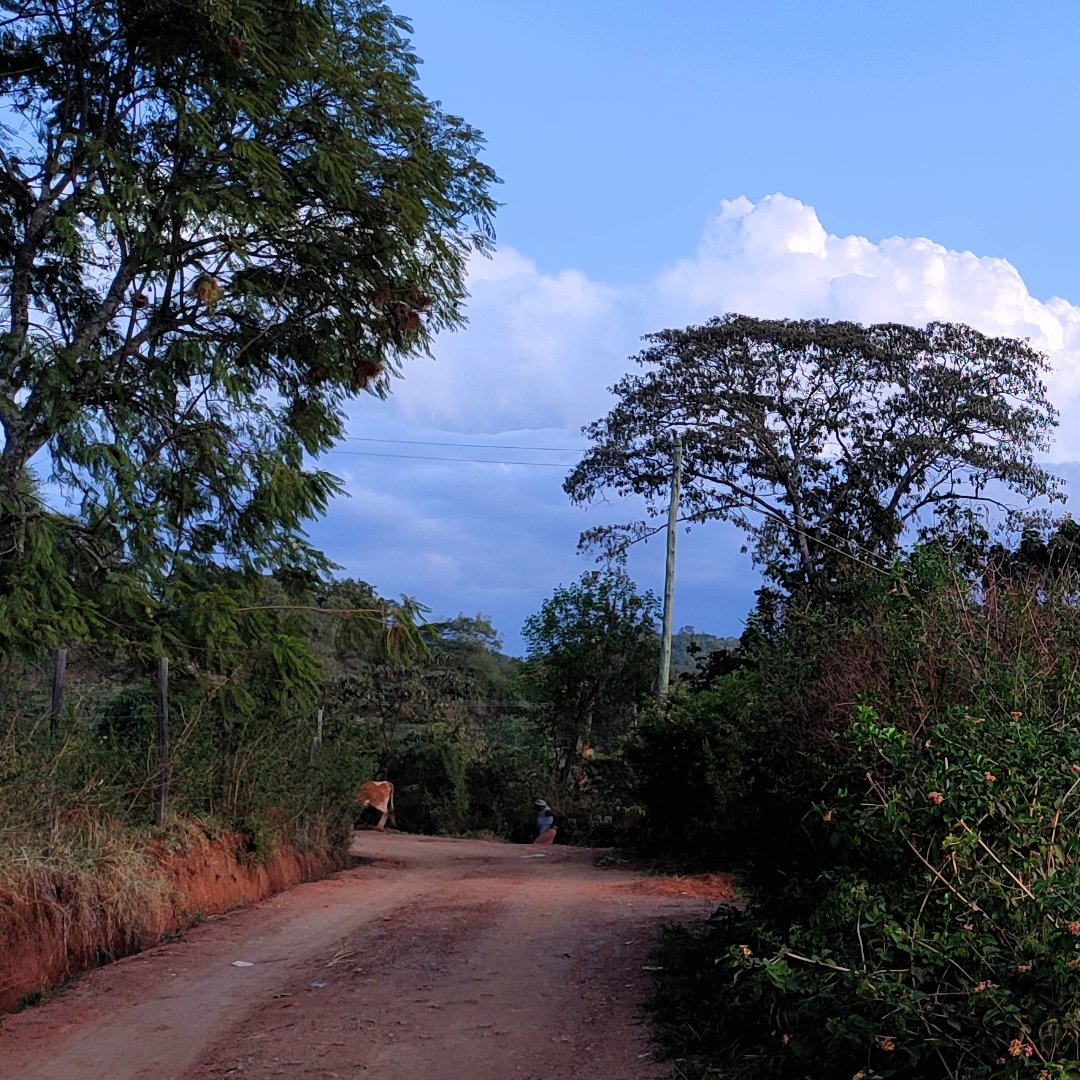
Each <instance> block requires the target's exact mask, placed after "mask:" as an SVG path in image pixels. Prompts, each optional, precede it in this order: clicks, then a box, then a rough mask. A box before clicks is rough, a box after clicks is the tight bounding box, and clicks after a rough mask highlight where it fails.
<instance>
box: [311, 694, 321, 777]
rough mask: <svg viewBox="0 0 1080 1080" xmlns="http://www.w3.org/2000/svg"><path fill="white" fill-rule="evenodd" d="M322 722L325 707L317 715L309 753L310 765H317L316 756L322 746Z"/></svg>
mask: <svg viewBox="0 0 1080 1080" xmlns="http://www.w3.org/2000/svg"><path fill="white" fill-rule="evenodd" d="M322 722H323V706H322V705H320V706H319V711H318V713H317V719H316V721H315V736H314V738H313V739H312V740H311V749H310V750H309V751H308V764H309V765H314V764H315V755H316V753H318V750H319V747H320V746H322Z"/></svg>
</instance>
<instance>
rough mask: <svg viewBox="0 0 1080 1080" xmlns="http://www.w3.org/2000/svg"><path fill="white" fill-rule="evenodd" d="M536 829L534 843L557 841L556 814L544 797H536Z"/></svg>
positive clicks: (552, 842)
mask: <svg viewBox="0 0 1080 1080" xmlns="http://www.w3.org/2000/svg"><path fill="white" fill-rule="evenodd" d="M535 805H536V830H537V836H536V839H535V840H534V841H533V843H534V844H554V843H555V831H556V830H555V814H554V813H553V812H552V810H551V807H550V806H548V804H547V803H546V802H544V800H543V799H536V800H535Z"/></svg>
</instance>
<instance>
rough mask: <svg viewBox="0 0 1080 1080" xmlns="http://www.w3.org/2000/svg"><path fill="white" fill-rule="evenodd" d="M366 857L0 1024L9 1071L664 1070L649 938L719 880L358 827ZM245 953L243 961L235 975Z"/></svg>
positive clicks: (707, 906) (634, 1078) (385, 1076)
mask: <svg viewBox="0 0 1080 1080" xmlns="http://www.w3.org/2000/svg"><path fill="white" fill-rule="evenodd" d="M352 851H353V854H354V855H356V856H358V857H359V858H360V859H362V860H370V861H367V862H364V863H362V864H361V865H359V866H357V867H355V868H354V869H352V870H348V871H345V872H343V873H341V874H338V875H336V876H335V877H334V878H332V879H330V880H328V881H321V882H315V883H313V884H310V885H301V886H298V887H296V888H294V889H291V890H289V891H288V892H286V893H282V894H279V895H278V896H275V897H273V898H271V899H269V900H265V901H263V902H262V903H259V904H256V905H254V906H252V907H249V908H245V909H243V910H241V911H236V912H232V913H231V914H229V915H225V916H221V917H218V918H215V919H211V920H208V921H207V922H205V923H203V924H202V925H201V926H198V927H196V928H194V929H193V930H190V931H188V933H187V934H186V935H185V937H184V939H183V940H181V941H176V942H172V943H169V944H166V945H161V946H158V947H157V948H154V949H151V950H149V951H147V952H145V953H142V954H140V955H138V956H134V957H130V958H128V959H126V960H123V961H121V962H119V963H116V964H112V965H110V966H108V967H105V968H100V969H98V970H97V971H94V972H91V973H90V974H88V975H86V976H84V977H83V978H82V979H81V980H80V981H79V982H78V984H77V985H76V986H75V987H73V988H72V989H70V990H68V991H66V992H65V993H62V994H60V995H58V996H57V997H55V998H53V999H51V1000H49V1001H46V1002H44V1003H42V1004H40V1005H38V1006H35V1007H33V1008H30V1009H27V1010H25V1011H23V1012H21V1013H18V1014H15V1015H11V1016H7V1017H4V1018H3V1020H2V1025H0V1077H4V1078H12V1080H15V1078H18V1080H76V1078H77V1080H136V1078H140V1080H141V1078H151V1077H152V1078H154V1080H166V1078H176V1080H197V1078H198V1080H204V1078H218V1077H243V1078H263V1077H309V1076H310V1077H329V1078H333V1077H343V1078H345V1077H347V1078H363V1077H372V1078H374V1077H378V1078H379V1080H586V1078H587V1080H660V1078H664V1077H669V1076H670V1075H671V1069H670V1067H669V1066H666V1065H663V1064H659V1063H657V1062H655V1061H654V1060H653V1059H652V1055H651V1052H650V1044H649V1036H648V1026H647V1023H646V1021H645V1018H644V1016H643V1014H642V1011H641V1002H642V1001H643V999H644V998H645V996H646V995H647V993H648V989H649V976H648V972H647V970H645V969H646V967H647V965H648V963H649V960H648V953H649V949H650V946H651V944H652V941H653V938H654V934H655V930H656V928H657V926H658V924H659V923H662V922H666V921H682V922H689V921H694V920H696V919H700V918H702V917H704V916H707V915H708V914H709V913H710V912H711V911H712V910H713V909H714V908H715V907H716V905H717V901H720V900H723V899H725V898H726V897H727V896H729V895H730V893H729V892H728V886H727V882H726V881H725V880H724V879H722V878H720V877H711V878H706V879H696V880H695V879H670V878H668V879H658V878H646V877H643V876H642V875H640V874H636V873H632V872H628V871H623V870H612V869H598V868H597V867H596V866H595V861H594V853H593V852H591V851H586V850H583V849H575V848H569V847H559V846H555V847H549V848H545V849H542V850H541V849H538V848H535V847H528V846H518V845H513V844H498V843H490V842H487V841H482V840H447V839H438V838H433V837H421V836H409V835H405V834H400V833H398V834H394V833H377V832H362V833H358V834H357V835H356V837H355V839H354V843H353V848H352ZM234 961H243V962H245V963H246V964H247V965H249V966H240V967H238V966H234Z"/></svg>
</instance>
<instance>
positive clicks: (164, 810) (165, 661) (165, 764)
mask: <svg viewBox="0 0 1080 1080" xmlns="http://www.w3.org/2000/svg"><path fill="white" fill-rule="evenodd" d="M157 722H158V786H157V810H156V813H155V815H154V819H155V821H156V823H157V826H158V828H159V829H160V828H163V827H164V825H165V822H166V820H167V818H168V813H169V780H170V779H171V777H172V761H171V759H170V758H169V658H168V657H167V656H159V657H158V673H157Z"/></svg>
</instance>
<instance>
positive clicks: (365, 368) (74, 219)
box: [0, 0, 495, 578]
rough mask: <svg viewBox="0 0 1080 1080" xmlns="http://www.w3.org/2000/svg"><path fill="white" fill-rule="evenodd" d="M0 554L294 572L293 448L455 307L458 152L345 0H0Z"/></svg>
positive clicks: (463, 157)
mask: <svg viewBox="0 0 1080 1080" xmlns="http://www.w3.org/2000/svg"><path fill="white" fill-rule="evenodd" d="M0 12H2V13H3V31H2V35H0V102H2V112H3V118H4V122H3V125H2V128H0V297H2V300H3V310H4V312H5V315H4V322H5V323H6V325H5V326H3V330H2V333H0V428H2V431H3V446H2V450H0V519H3V526H4V528H3V530H2V533H3V535H2V537H0V541H2V542H0V550H2V551H4V552H7V553H9V554H11V553H14V552H17V551H20V550H21V548H22V546H23V545H24V544H25V542H26V540H25V531H26V526H27V521H28V519H29V518H32V517H33V516H34V515H35V514H37V515H40V512H41V511H40V500H39V498H38V497H37V496H36V495H35V494H33V489H32V487H31V486H30V485H28V483H27V466H28V464H29V463H31V461H32V460H33V461H34V464H35V465H37V464H38V463H39V462H41V461H42V458H41V457H37V458H35V455H40V454H41V452H42V451H46V454H47V465H46V467H47V468H49V469H50V470H51V473H52V478H53V479H54V480H55V482H56V483H57V484H58V485H59V486H60V488H61V490H62V491H63V492H64V494H65V495H66V496H67V498H68V499H69V500H71V501H72V502H73V503H74V505H76V506H78V508H79V509H78V513H77V514H75V515H73V516H72V517H71V518H70V520H68V521H66V523H65V524H66V527H67V528H68V529H69V531H70V533H71V534H72V542H73V543H77V544H78V545H81V547H82V548H83V549H85V550H89V551H90V552H91V553H92V556H93V559H94V561H95V562H96V563H98V564H100V565H107V564H109V563H110V561H115V560H127V561H129V562H130V563H132V564H137V565H138V566H139V567H140V570H141V572H142V573H143V574H145V575H147V576H149V577H151V578H152V577H153V576H154V574H155V573H162V572H167V571H168V569H169V567H170V565H173V564H174V563H175V561H176V560H177V559H186V560H189V561H195V562H199V561H204V562H205V561H210V560H213V559H219V560H220V559H222V558H225V559H229V560H231V561H233V563H234V564H237V565H252V566H255V567H258V568H267V567H273V566H275V565H281V564H285V563H291V564H294V565H302V564H304V562H305V560H307V561H308V562H317V561H318V560H317V553H314V552H311V551H310V550H308V549H307V548H306V547H305V545H304V542H303V535H304V534H303V531H302V523H303V522H304V520H305V519H307V518H310V517H311V516H312V515H315V514H317V513H319V512H321V511H322V510H323V509H324V508H325V506H326V503H327V500H328V499H329V498H330V497H331V495H332V494H333V493H334V492H335V491H336V490H337V481H336V480H335V479H334V478H333V477H332V476H331V475H330V474H328V473H327V472H325V471H322V470H320V469H318V468H315V467H312V465H311V463H310V462H311V457H312V456H314V455H318V454H319V453H320V452H322V451H325V450H326V449H328V448H329V447H330V446H332V445H333V443H334V441H335V440H336V439H337V438H339V437H340V436H341V434H342V415H343V412H342V410H343V405H344V403H345V402H346V400H347V399H349V398H350V397H351V396H354V395H357V394H359V393H361V392H364V391H367V392H369V393H376V394H383V393H385V392H386V390H387V388H388V378H389V377H390V376H391V375H393V374H397V373H400V369H401V364H402V361H403V360H404V359H405V358H406V357H408V356H409V355H410V354H413V353H415V352H417V351H419V350H423V349H424V348H425V347H426V346H427V344H428V342H429V341H430V339H431V337H432V335H433V334H434V333H435V332H436V331H437V330H439V329H441V328H445V327H448V326H453V325H455V324H457V323H459V322H460V321H461V319H462V315H461V308H460V304H461V301H462V298H463V296H464V272H465V264H466V260H467V258H468V256H469V253H470V252H472V251H481V252H482V251H485V250H486V249H487V248H488V247H489V245H490V243H491V240H492V230H491V218H492V214H493V211H494V205H495V204H494V202H493V200H492V198H491V194H490V188H491V185H492V184H493V183H494V182H495V177H494V174H493V173H492V171H491V170H490V168H489V167H488V166H486V165H485V164H483V163H482V162H481V161H480V160H479V159H478V157H477V153H478V152H479V149H480V146H481V144H482V140H481V138H480V136H479V134H478V133H477V132H476V131H475V130H474V129H473V128H471V127H470V126H469V125H468V124H466V123H465V122H464V121H462V120H461V119H459V118H458V117H455V116H452V115H448V114H447V113H445V112H443V111H442V110H441V108H440V106H439V104H438V103H437V102H432V101H429V100H428V99H426V98H425V97H424V95H423V94H422V93H421V92H420V91H419V89H418V87H417V64H418V60H417V58H416V56H415V55H414V53H413V52H412V49H411V46H410V44H409V40H408V33H409V26H408V24H407V23H406V22H404V21H403V20H401V19H399V18H397V17H395V16H394V15H393V14H392V12H391V11H390V10H389V9H388V8H386V7H385V6H383V5H382V4H378V3H371V2H367V0H142V2H139V3H136V2H132V0H63V2H60V0H2V2H0Z"/></svg>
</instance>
